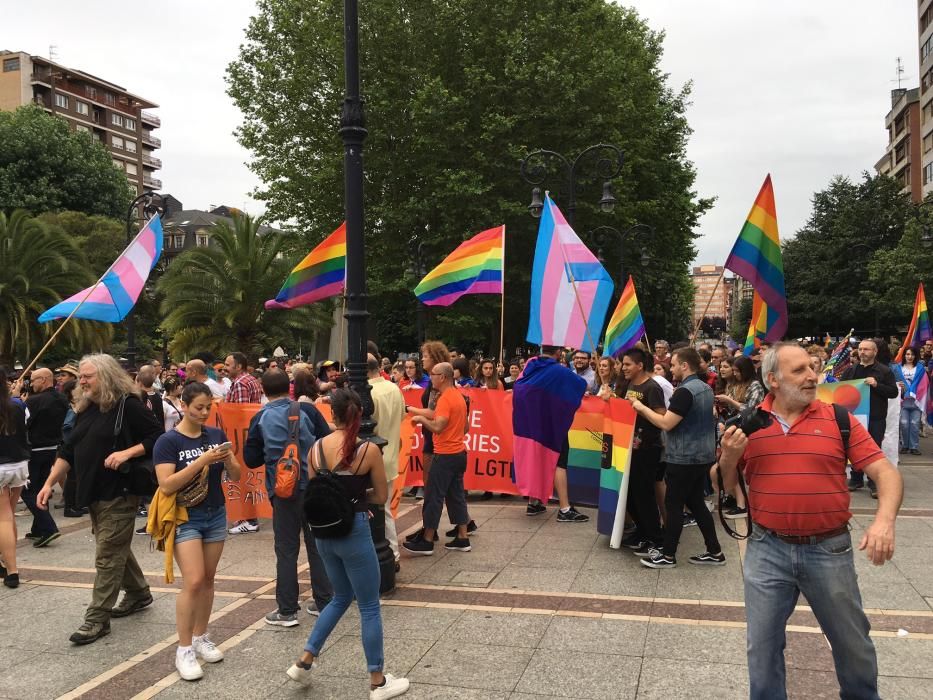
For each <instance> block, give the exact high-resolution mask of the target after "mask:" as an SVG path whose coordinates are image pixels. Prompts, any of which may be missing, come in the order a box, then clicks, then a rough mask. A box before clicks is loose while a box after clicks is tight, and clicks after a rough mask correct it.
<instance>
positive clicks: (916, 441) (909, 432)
mask: <svg viewBox="0 0 933 700" xmlns="http://www.w3.org/2000/svg"><path fill="white" fill-rule="evenodd" d="M922 416H923V410H922V409H921V408H920V407H919V406H916V405H914V406H905V405H903V404H902V405H901V448H902V449H905V450H919V449H920V419H921V418H922Z"/></svg>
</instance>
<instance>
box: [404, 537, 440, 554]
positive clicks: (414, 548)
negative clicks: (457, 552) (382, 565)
mask: <svg viewBox="0 0 933 700" xmlns="http://www.w3.org/2000/svg"><path fill="white" fill-rule="evenodd" d="M402 548H403V549H404V550H405V551H407V552H411V553H412V554H417V555H420V556H422V557H429V556H431V555H432V554H434V543H433V542H428V541H427V540H426V539H423V538H419V539H417V540H412V541H411V542H404V543H402Z"/></svg>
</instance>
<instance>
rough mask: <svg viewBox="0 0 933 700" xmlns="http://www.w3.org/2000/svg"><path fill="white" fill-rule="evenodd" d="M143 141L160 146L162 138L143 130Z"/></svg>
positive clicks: (156, 146)
mask: <svg viewBox="0 0 933 700" xmlns="http://www.w3.org/2000/svg"><path fill="white" fill-rule="evenodd" d="M143 143H146V144H149V145H150V146H154V147H155V148H162V139H160V138H158V137H157V136H153V135H152V132H151V131H144V132H143Z"/></svg>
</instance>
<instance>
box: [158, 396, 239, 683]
mask: <svg viewBox="0 0 933 700" xmlns="http://www.w3.org/2000/svg"><path fill="white" fill-rule="evenodd" d="M212 398H213V397H212V395H211V390H210V388H209V387H208V386H206V385H205V384H201V383H200V382H191V383H190V384H188V385H187V386H185V389H184V392H182V395H181V406H182V419H181V422H179V423H178V425H176V426H175V428H174V429H173V430H171V431H170V432H168V433H165V434H164V435H163V436H162V437H160V438H159V439H158V440H157V441H156V444H155V447H154V448H153V450H152V462H153V464H155V471H156V476H157V477H158V479H159V487H160V488H161V489H162V491H163V492H165V493H177V492H179V491H181V490H182V489H184V488H185V487H186V486H188V485H189V484H190V483H191V482H192V481H194V480H195V479H197V478H198V477H200V475H201V471H202V470H203V469H204V467H205V466H207V465H210V467H209V472H208V477H207V481H208V485H209V489H208V493H207V497H206V498H205V499H204V500H203V501H202V502H201V503H199V504H198V505H196V506H192V507H190V508H188V522H186V523H182V524H181V525H179V526H178V528H177V529H176V530H175V560H176V561H177V562H178V568H179V569H181V575H182V578H183V583H182V590H181V593H180V594H179V595H178V598H177V599H176V603H175V606H176V607H175V611H176V612H175V624H176V626H177V629H178V651H177V652H176V655H175V668H177V669H178V675H180V676H181V677H182V678H183V679H184V680H186V681H193V680H197V679H199V678H201V677H202V676H203V675H204V671H202V670H201V666H200V665H199V664H198V660H197V657H198V656H200V657H201V658H202V659H203V660H204V661H206V662H207V663H215V662H217V661H222V660H223V658H224V655H223V652H221V651H220V650H219V649H218V648H217V647H216V646H214V643H213V642H211V640H210V638H209V637H208V636H207V621H208V618H209V617H210V615H211V606H212V605H213V602H214V575H215V574H216V573H217V563H218V562H219V561H220V555H221V553H222V552H223V549H224V540H225V539H226V538H227V511H226V508H225V506H224V494H223V489H222V488H221V475H222V472H223V471H224V469H226V470H227V475H228V477H229V478H230V479H231V480H232V481H237V480H238V479H239V478H240V463H239V462H238V461H237V458H236V457H235V456H234V454H233V451H232V450H231V449H230V448H229V447H228V446H225V444H226V445H229V443H227V436H226V435H224V433H223V431H222V430H219V429H218V428H208V427H206V426H205V425H204V423H205V421H207V418H208V416H209V415H210V413H211V403H212Z"/></svg>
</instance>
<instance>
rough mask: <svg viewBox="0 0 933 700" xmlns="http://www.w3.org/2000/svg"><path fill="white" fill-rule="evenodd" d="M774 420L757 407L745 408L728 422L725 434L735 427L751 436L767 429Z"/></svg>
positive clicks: (724, 429)
mask: <svg viewBox="0 0 933 700" xmlns="http://www.w3.org/2000/svg"><path fill="white" fill-rule="evenodd" d="M772 420H773V419H772V418H771V414H770V413H768V412H767V411H764V410H762V409H760V408H758V407H757V406H755V407H754V408H743V409H742V410H741V411H739V412H738V414H736V415H734V416H732V418H730V419H729V420H727V421H726V423H725V427H724V428H723V432H725V431H726V430H728V429H729V428H730V427H732V426H733V425H734V426H736V427H737V428H739V429H740V430H741V431H742V432H743V433H745V434H746V435H751V434H752V433H756V432H758V431H759V430H761V429H762V428H767V427H768V426H769V425H771V421H772Z"/></svg>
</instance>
